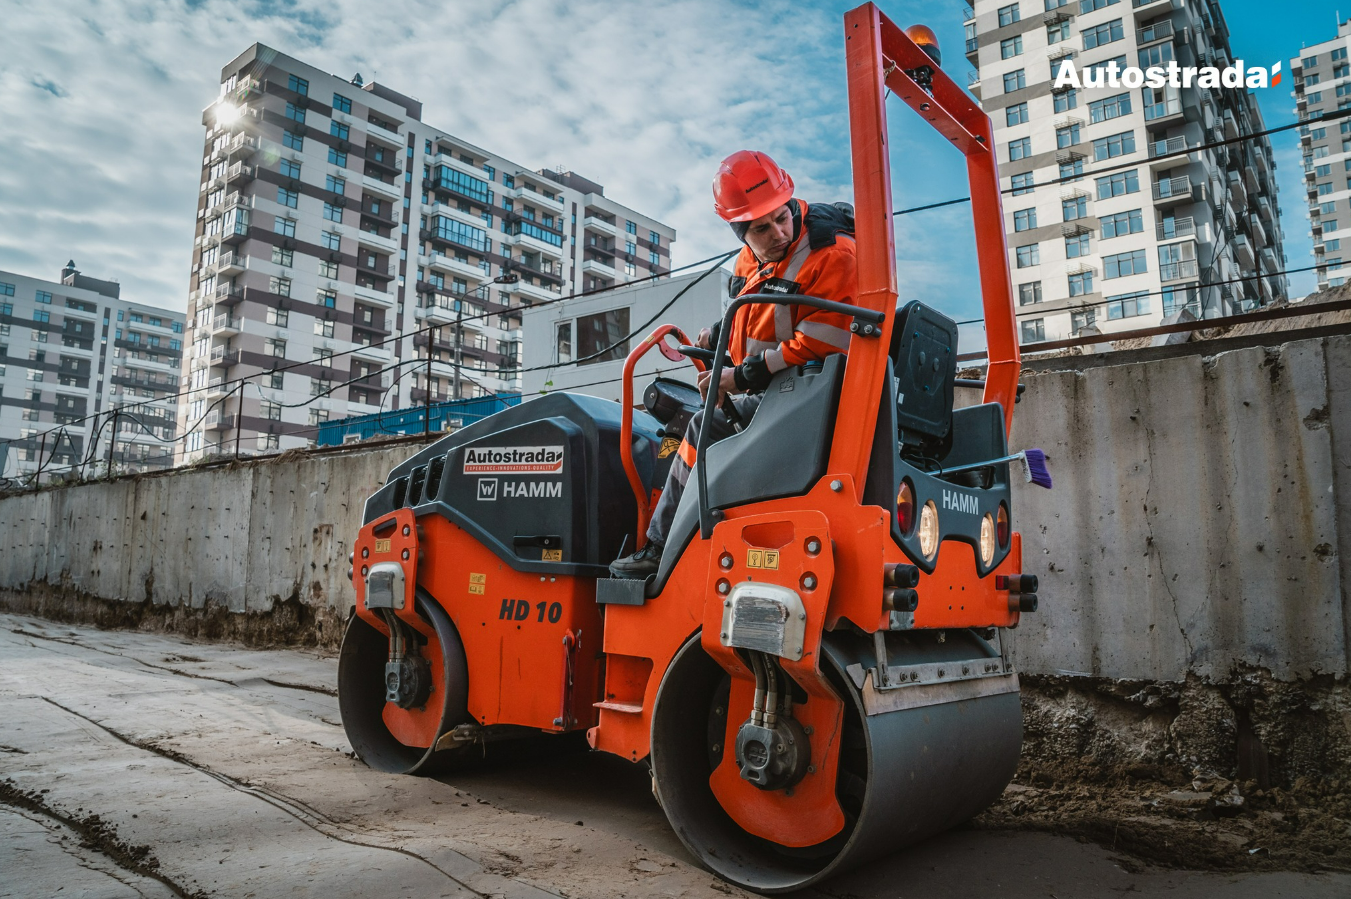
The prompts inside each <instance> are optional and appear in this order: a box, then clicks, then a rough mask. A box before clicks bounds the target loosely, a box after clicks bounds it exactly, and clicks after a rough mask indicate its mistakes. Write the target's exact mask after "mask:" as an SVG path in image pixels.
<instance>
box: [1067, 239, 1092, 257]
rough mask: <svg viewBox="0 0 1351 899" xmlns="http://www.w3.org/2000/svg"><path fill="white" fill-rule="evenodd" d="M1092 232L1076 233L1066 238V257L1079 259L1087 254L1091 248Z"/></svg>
mask: <svg viewBox="0 0 1351 899" xmlns="http://www.w3.org/2000/svg"><path fill="white" fill-rule="evenodd" d="M1092 237H1093V235H1092V234H1087V233H1085V234H1075V235H1073V236H1072V237H1067V238H1065V258H1066V259H1079V258H1080V257H1083V256H1087V255H1088V254H1089V252H1090V250H1091V248H1092V247H1091V244H1092Z"/></svg>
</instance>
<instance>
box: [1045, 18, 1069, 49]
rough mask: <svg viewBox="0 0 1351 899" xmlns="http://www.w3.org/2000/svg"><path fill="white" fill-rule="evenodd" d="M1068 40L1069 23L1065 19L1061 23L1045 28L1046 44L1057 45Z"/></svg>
mask: <svg viewBox="0 0 1351 899" xmlns="http://www.w3.org/2000/svg"><path fill="white" fill-rule="evenodd" d="M1069 39H1070V21H1069V19H1066V20H1065V21H1063V22H1056V23H1055V24H1054V25H1047V26H1046V43H1047V44H1058V43H1060V42H1061V41H1067V40H1069Z"/></svg>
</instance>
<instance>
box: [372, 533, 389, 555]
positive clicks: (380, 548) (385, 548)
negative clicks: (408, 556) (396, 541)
mask: <svg viewBox="0 0 1351 899" xmlns="http://www.w3.org/2000/svg"><path fill="white" fill-rule="evenodd" d="M391 542H392V541H391V539H390V538H389V537H386V538H384V539H383V540H382V539H380V538H379V537H376V538H375V551H376V552H378V553H387V552H389V550H390V544H391Z"/></svg>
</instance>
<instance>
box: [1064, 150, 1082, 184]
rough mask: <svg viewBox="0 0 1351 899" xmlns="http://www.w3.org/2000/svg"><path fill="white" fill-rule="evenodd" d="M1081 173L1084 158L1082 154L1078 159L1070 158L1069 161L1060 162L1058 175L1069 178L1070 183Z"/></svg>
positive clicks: (1077, 178)
mask: <svg viewBox="0 0 1351 899" xmlns="http://www.w3.org/2000/svg"><path fill="white" fill-rule="evenodd" d="M1083 174H1084V158H1083V157H1082V156H1080V157H1079V158H1078V159H1074V160H1071V161H1070V162H1062V163H1060V177H1061V178H1069V179H1071V183H1073V182H1074V181H1078V180H1079V178H1080V176H1082V175H1083Z"/></svg>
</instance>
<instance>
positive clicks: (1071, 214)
mask: <svg viewBox="0 0 1351 899" xmlns="http://www.w3.org/2000/svg"><path fill="white" fill-rule="evenodd" d="M1060 211H1061V212H1062V213H1064V220H1065V221H1067V222H1072V221H1074V220H1075V219H1081V218H1087V217H1088V197H1085V196H1078V197H1070V198H1069V199H1068V200H1061V201H1060Z"/></svg>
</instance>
